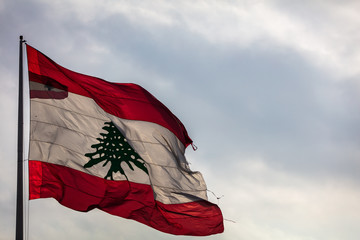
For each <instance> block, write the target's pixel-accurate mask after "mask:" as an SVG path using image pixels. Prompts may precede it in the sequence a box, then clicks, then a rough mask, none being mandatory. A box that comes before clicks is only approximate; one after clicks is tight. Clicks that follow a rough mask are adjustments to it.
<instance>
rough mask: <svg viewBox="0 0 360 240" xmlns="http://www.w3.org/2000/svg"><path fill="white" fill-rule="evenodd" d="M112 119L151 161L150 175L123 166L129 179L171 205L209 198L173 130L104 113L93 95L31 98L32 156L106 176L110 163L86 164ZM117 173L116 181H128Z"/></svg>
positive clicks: (148, 166) (146, 160)
mask: <svg viewBox="0 0 360 240" xmlns="http://www.w3.org/2000/svg"><path fill="white" fill-rule="evenodd" d="M109 121H112V122H113V123H114V124H115V125H116V126H117V127H118V129H119V130H120V131H121V132H122V133H123V135H124V136H125V137H126V138H127V140H128V142H129V144H130V145H131V146H132V147H133V148H134V150H135V151H136V152H137V153H138V154H139V155H140V156H141V157H142V159H143V160H144V161H145V162H146V166H147V168H148V171H149V176H147V175H146V173H145V172H143V171H142V170H141V169H139V168H137V167H136V166H134V171H132V170H131V169H130V168H129V167H128V166H127V165H126V164H123V165H122V167H123V169H124V171H125V173H126V176H127V177H128V179H129V180H130V181H132V182H136V183H144V184H152V187H153V190H154V195H155V199H156V200H157V201H160V202H163V203H166V204H175V203H184V202H190V201H194V200H197V199H199V198H200V199H207V197H206V185H205V182H204V180H203V177H202V175H201V174H200V173H198V172H191V171H190V169H189V167H188V164H187V162H186V159H185V157H184V151H185V148H184V146H183V144H182V143H181V142H180V141H179V140H178V138H177V137H176V136H175V135H174V134H173V133H172V132H171V131H169V130H168V129H166V128H164V127H162V126H160V125H158V124H155V123H150V122H145V121H134V120H127V119H120V118H118V117H115V116H113V115H110V114H108V113H106V112H104V111H103V110H102V109H101V108H100V107H99V106H98V105H97V104H96V103H95V102H94V101H93V99H91V98H88V97H84V96H81V95H77V94H73V93H69V94H68V97H67V98H65V99H61V100H56V99H31V132H30V155H29V159H30V160H39V161H44V162H49V163H54V164H59V165H63V166H67V167H71V168H73V169H76V170H79V171H82V172H86V173H89V174H91V175H94V176H98V177H101V178H103V177H105V176H106V174H107V172H108V169H109V167H110V163H108V165H107V166H106V167H103V166H102V165H103V162H101V163H99V164H97V165H94V166H93V167H90V168H84V167H83V166H84V164H86V163H87V162H88V161H89V158H88V157H86V156H85V154H86V153H92V152H95V149H94V148H92V147H91V146H92V145H93V144H97V143H98V140H97V139H96V138H98V137H100V133H106V131H104V130H103V129H102V128H103V126H104V123H105V122H109ZM124 179H125V177H124V176H123V175H122V174H120V173H117V174H116V176H115V175H114V180H124Z"/></svg>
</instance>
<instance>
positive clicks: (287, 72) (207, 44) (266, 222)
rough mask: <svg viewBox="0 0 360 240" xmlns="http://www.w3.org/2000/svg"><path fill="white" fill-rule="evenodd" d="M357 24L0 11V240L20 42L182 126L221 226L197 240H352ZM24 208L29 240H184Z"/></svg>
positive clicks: (248, 5) (359, 164)
mask: <svg viewBox="0 0 360 240" xmlns="http://www.w3.org/2000/svg"><path fill="white" fill-rule="evenodd" d="M359 10H360V2H359V1H356V0H341V1H340V0H304V1H294V0H290V1H289V0H288V1H285V0H267V1H265V0H253V1H250V0H222V1H220V0H217V1H215V0H199V1H193V0H182V1H161V0H152V1H144V0H143V1H142V0H136V1H124V0H105V1H95V0H76V1H74V0H52V1H47V0H27V1H25V0H0V56H1V58H0V74H1V77H0V83H1V86H2V87H1V88H0V113H1V117H2V120H1V123H2V124H1V126H0V161H1V169H2V173H1V174H0V240H8V239H14V234H15V198H16V161H17V149H16V146H17V91H18V90H17V88H18V71H19V70H18V68H19V66H18V64H19V63H18V62H19V59H18V56H19V36H20V35H24V38H25V39H26V40H27V42H28V43H29V44H30V45H31V46H33V47H35V48H37V49H38V50H40V51H42V52H43V53H44V54H46V55H47V56H49V57H50V58H52V59H53V60H54V61H56V62H57V63H58V64H60V65H62V66H64V67H66V68H69V69H71V70H74V71H77V72H80V73H84V74H87V75H92V76H96V77H100V78H102V79H105V80H107V81H111V82H132V83H137V84H139V85H141V86H143V87H144V88H146V89H147V90H148V91H150V92H151V93H152V94H153V95H154V96H156V97H157V98H158V99H159V100H160V101H162V102H163V103H164V104H165V105H166V106H167V107H168V108H169V109H171V111H172V112H173V113H174V114H175V115H176V116H177V117H178V118H179V119H180V120H181V121H182V122H183V123H184V125H185V126H186V128H187V130H188V133H189V135H190V137H191V138H192V139H193V140H194V143H195V145H196V146H197V147H198V150H197V151H194V150H193V149H192V148H191V147H188V149H187V151H186V157H187V160H188V161H189V162H190V164H191V165H190V167H191V169H192V170H198V171H200V172H202V174H203V176H204V178H205V181H206V183H207V187H208V189H209V190H210V191H211V192H210V191H209V192H208V197H209V200H210V201H212V202H213V203H216V204H218V205H219V206H220V208H221V209H222V212H223V215H224V218H225V219H226V220H225V232H224V233H222V234H218V235H214V236H208V237H200V239H204V240H205V239H206V240H208V239H209V240H210V239H216V240H234V239H241V240H323V239H326V240H354V239H357V238H359V236H360V214H359V213H360V204H359V202H360V174H359V172H360V125H359V122H360V45H359V42H360V15H359V14H358V12H359ZM25 76H26V75H25ZM25 79H27V78H25ZM25 86H26V85H25ZM25 96H28V94H27V92H26V93H25ZM28 105H29V104H28V99H27V98H26V99H25V108H26V113H27V114H28ZM25 133H26V134H27V133H28V115H26V118H25ZM25 143H26V140H25ZM26 151H27V146H26V149H25V152H26ZM26 208H27V211H26V215H27V216H28V217H27V224H26V225H27V227H28V228H27V231H26V232H27V234H28V239H29V240H40V239H52V240H58V239H78V240H82V239H86V240H94V239H119V240H123V239H124V240H125V239H126V240H128V239H132V240H140V239H145V238H146V239H157V240H162V239H177V240H183V239H184V240H186V239H194V238H195V237H187V236H173V235H169V234H165V233H162V232H159V231H156V230H154V229H152V228H149V227H147V226H145V225H142V224H140V223H137V222H135V221H132V220H127V219H122V218H119V217H114V216H112V215H109V214H106V213H104V212H101V211H99V210H93V211H91V212H88V213H81V212H76V211H73V210H70V209H68V208H65V207H63V206H61V205H59V204H58V203H57V202H56V201H55V200H54V199H39V200H33V201H31V202H27V203H26Z"/></svg>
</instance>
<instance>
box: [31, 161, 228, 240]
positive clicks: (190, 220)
mask: <svg viewBox="0 0 360 240" xmlns="http://www.w3.org/2000/svg"><path fill="white" fill-rule="evenodd" d="M29 198H30V199H37V198H55V199H56V200H57V201H58V202H59V203H60V204H62V205H64V206H66V207H69V208H71V209H74V210H77V211H82V212H87V211H90V210H91V209H94V208H99V209H101V210H103V211H105V212H108V213H110V214H113V215H116V216H120V217H123V218H128V219H133V220H136V221H138V222H141V223H143V224H146V225H148V226H150V227H153V228H155V229H157V230H160V231H162V232H166V233H171V234H176V235H194V236H206V235H211V234H216V233H221V232H223V231H224V226H223V218H222V214H221V211H220V209H219V208H218V206H217V205H214V204H212V203H210V202H207V201H204V200H202V201H197V202H190V203H183V204H163V203H160V202H157V201H155V200H154V196H153V191H152V188H151V186H150V185H146V184H138V183H132V182H128V181H110V180H105V179H102V178H99V177H95V176H92V175H89V174H86V173H83V172H81V171H78V170H74V169H71V168H68V167H64V166H60V165H55V164H50V163H44V162H40V161H33V160H31V161H29Z"/></svg>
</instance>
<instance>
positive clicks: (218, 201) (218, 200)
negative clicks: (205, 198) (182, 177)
mask: <svg viewBox="0 0 360 240" xmlns="http://www.w3.org/2000/svg"><path fill="white" fill-rule="evenodd" d="M207 191H208V192H210V193H212V195H214V197H216V199H217V205H219V203H220V199H221V198H223V197H224V195H221V197H218V196H217V195H216V194H215V193H214V192H213V191H211V190H209V189H207Z"/></svg>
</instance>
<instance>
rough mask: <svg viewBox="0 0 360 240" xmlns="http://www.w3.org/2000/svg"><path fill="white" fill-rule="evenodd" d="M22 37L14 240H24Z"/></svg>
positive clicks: (20, 47) (21, 38)
mask: <svg viewBox="0 0 360 240" xmlns="http://www.w3.org/2000/svg"><path fill="white" fill-rule="evenodd" d="M23 42H25V41H24V40H23V36H20V42H19V101H18V150H17V151H18V160H17V194H16V240H23V239H24V191H23V180H24V177H23V172H24V170H23V168H24V154H23V141H24V140H23V131H24V129H23V125H24V120H23Z"/></svg>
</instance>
